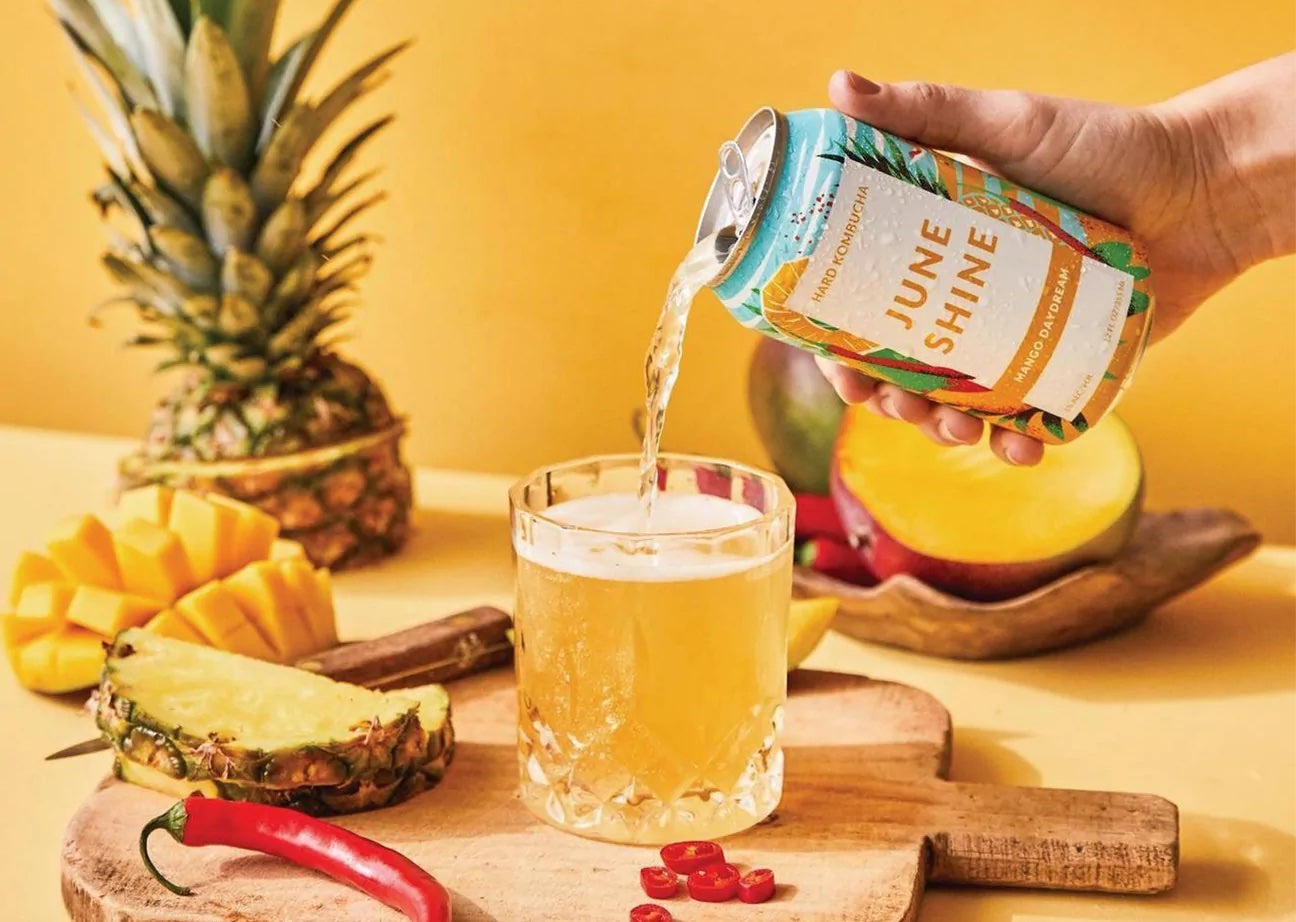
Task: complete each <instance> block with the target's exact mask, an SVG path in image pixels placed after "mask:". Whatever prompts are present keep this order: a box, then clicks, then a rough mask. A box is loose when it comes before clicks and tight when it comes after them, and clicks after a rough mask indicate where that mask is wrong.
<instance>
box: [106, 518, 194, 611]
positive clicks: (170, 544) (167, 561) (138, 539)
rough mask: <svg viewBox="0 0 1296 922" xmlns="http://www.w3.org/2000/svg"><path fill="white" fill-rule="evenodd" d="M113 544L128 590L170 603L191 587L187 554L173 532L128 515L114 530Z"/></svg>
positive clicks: (192, 581)
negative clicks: (127, 518)
mask: <svg viewBox="0 0 1296 922" xmlns="http://www.w3.org/2000/svg"><path fill="white" fill-rule="evenodd" d="M113 546H114V549H115V550H116V552H117V566H118V569H119V570H120V571H121V578H122V585H123V586H124V587H125V589H126V591H127V592H130V593H133V594H135V595H141V596H145V597H146V598H150V599H157V600H158V601H160V602H161V603H162V604H163V605H170V604H171V603H172V602H174V601H175V600H176V599H178V598H179V597H180V596H182V595H184V594H185V593H186V592H188V591H189V590H190V589H191V588H193V585H194V580H193V574H192V573H190V572H189V558H188V556H187V555H186V554H185V549H184V545H183V544H181V543H180V538H179V536H178V535H176V533H175V532H173V531H170V530H168V529H166V528H163V527H162V526H161V525H158V524H156V523H154V522H150V521H147V520H145V519H130V520H129V521H127V522H126V523H125V524H123V525H120V526H118V528H117V530H116V531H114V532H113Z"/></svg>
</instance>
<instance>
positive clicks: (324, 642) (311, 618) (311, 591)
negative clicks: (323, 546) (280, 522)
mask: <svg viewBox="0 0 1296 922" xmlns="http://www.w3.org/2000/svg"><path fill="white" fill-rule="evenodd" d="M279 572H280V573H281V574H283V580H284V583H285V584H287V586H288V589H289V591H290V592H291V594H292V596H293V597H294V598H295V599H296V600H297V606H298V610H299V611H300V612H301V613H302V615H303V620H305V621H306V623H307V624H308V625H309V626H310V630H311V635H312V637H313V638H314V649H315V650H324V649H326V648H328V647H332V646H336V645H337V631H336V628H335V626H334V622H333V597H332V595H331V593H330V594H327V595H326V591H325V588H324V587H323V586H321V585H320V583H319V582H317V581H316V579H315V568H314V567H312V566H311V565H310V564H309V563H307V562H306V561H304V560H281V561H279ZM323 572H327V571H323Z"/></svg>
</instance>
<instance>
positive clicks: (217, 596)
mask: <svg viewBox="0 0 1296 922" xmlns="http://www.w3.org/2000/svg"><path fill="white" fill-rule="evenodd" d="M180 495H183V494H178V495H177V497H176V499H177V500H178V499H179V497H180ZM175 610H176V611H177V612H178V613H179V614H180V615H181V616H182V617H183V618H184V619H185V620H186V621H187V622H189V626H190V627H192V628H194V629H195V630H197V631H198V633H199V634H201V635H202V637H203V640H204V641H206V643H207V644H209V645H210V646H213V647H219V648H220V649H222V650H229V651H230V652H232V653H242V654H243V655H244V656H254V657H256V658H257V659H265V660H274V659H275V658H276V657H275V651H274V649H273V648H272V647H271V646H270V644H269V643H268V642H267V641H266V639H265V638H264V637H263V636H261V632H260V631H259V630H257V628H256V626H255V625H254V624H253V623H252V622H251V621H250V620H248V617H247V615H245V614H243V610H242V609H241V608H239V605H238V602H236V601H235V600H234V596H233V595H231V594H230V592H229V591H228V590H227V589H226V588H225V587H224V585H223V584H221V583H218V582H212V583H207V584H205V585H203V586H199V587H198V588H197V589H195V590H194V591H193V592H191V593H189V594H188V595H187V596H185V597H184V598H182V599H181V600H180V601H179V602H177V603H176V605H175Z"/></svg>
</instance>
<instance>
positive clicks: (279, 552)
mask: <svg viewBox="0 0 1296 922" xmlns="http://www.w3.org/2000/svg"><path fill="white" fill-rule="evenodd" d="M269 556H270V559H271V560H305V559H306V548H304V547H302V546H301V545H300V544H299V543H298V542H296V541H293V540H291V539H289V538H275V540H274V542H273V543H272V544H271V545H270V555H269Z"/></svg>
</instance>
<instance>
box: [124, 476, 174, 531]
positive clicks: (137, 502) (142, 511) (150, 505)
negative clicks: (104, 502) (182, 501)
mask: <svg viewBox="0 0 1296 922" xmlns="http://www.w3.org/2000/svg"><path fill="white" fill-rule="evenodd" d="M174 495H175V491H174V490H173V489H171V488H170V487H164V486H161V485H160V484H157V485H153V486H147V487H136V488H135V489H134V490H127V491H126V492H125V493H123V494H122V495H121V496H120V497H119V498H118V500H117V518H118V521H121V522H129V521H130V520H131V519H142V520H144V521H145V522H151V523H152V524H154V525H166V523H167V520H168V519H169V518H170V516H171V497H172V496H174Z"/></svg>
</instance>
